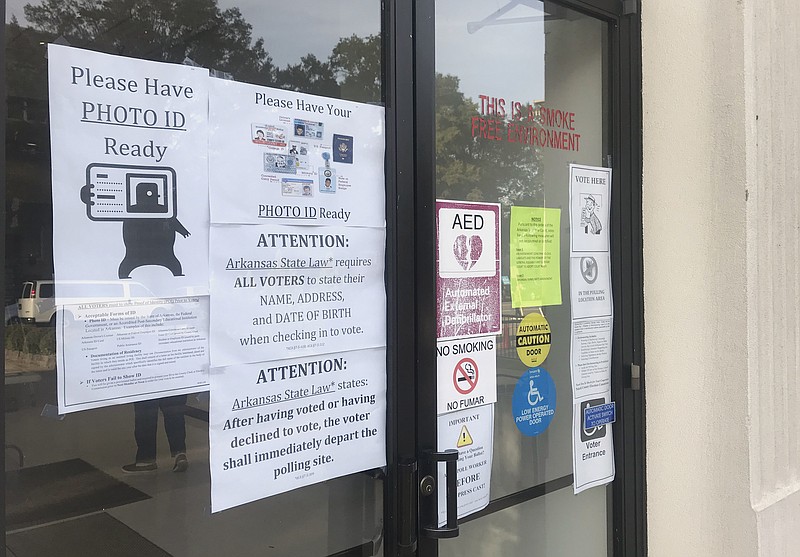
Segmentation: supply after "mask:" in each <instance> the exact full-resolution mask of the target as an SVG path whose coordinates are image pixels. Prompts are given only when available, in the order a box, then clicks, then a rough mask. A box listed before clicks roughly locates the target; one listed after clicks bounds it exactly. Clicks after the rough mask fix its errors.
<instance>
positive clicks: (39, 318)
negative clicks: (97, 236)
mask: <svg viewBox="0 0 800 557" xmlns="http://www.w3.org/2000/svg"><path fill="white" fill-rule="evenodd" d="M54 287H55V284H54V282H53V281H52V280H36V281H32V282H25V283H23V285H22V297H21V298H20V299H19V301H18V304H17V307H18V313H19V319H20V321H22V322H23V323H37V324H45V323H49V324H50V325H55V324H56V309H57V307H56V297H55V288H54ZM136 298H140V299H141V298H155V296H154V295H153V293H152V292H150V290H148V289H147V287H146V286H144V285H143V284H141V283H139V282H134V281H125V282H122V281H120V282H116V281H99V280H96V281H95V280H87V281H69V280H67V281H59V282H58V304H59V305H62V306H63V305H68V304H70V305H71V304H87V303H94V302H107V301H111V300H131V299H136ZM65 311H66V310H65Z"/></svg>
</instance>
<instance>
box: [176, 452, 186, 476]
mask: <svg viewBox="0 0 800 557" xmlns="http://www.w3.org/2000/svg"><path fill="white" fill-rule="evenodd" d="M187 468H189V459H187V458H186V454H185V453H178V455H177V456H176V457H175V464H174V465H173V466H172V471H173V472H186V469H187Z"/></svg>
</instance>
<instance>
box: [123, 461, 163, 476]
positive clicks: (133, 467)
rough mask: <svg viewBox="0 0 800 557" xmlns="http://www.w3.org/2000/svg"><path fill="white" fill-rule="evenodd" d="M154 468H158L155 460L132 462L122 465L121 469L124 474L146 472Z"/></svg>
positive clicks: (154, 469)
mask: <svg viewBox="0 0 800 557" xmlns="http://www.w3.org/2000/svg"><path fill="white" fill-rule="evenodd" d="M156 470H158V464H156V463H155V462H134V463H133V464H126V465H125V466H123V467H122V471H123V472H124V473H126V474H147V473H149V472H155V471H156Z"/></svg>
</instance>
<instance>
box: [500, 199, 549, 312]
mask: <svg viewBox="0 0 800 557" xmlns="http://www.w3.org/2000/svg"><path fill="white" fill-rule="evenodd" d="M560 226H561V209H545V208H542V207H511V232H510V234H509V236H510V242H511V248H510V252H511V259H510V263H511V306H512V307H515V308H523V307H540V306H552V305H560V304H561V255H560V254H561V250H560V248H561V229H560Z"/></svg>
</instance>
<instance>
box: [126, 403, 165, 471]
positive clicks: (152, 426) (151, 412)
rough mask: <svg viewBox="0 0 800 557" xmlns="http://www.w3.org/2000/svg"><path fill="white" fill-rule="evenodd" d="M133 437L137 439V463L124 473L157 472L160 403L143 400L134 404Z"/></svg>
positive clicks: (128, 466)
mask: <svg viewBox="0 0 800 557" xmlns="http://www.w3.org/2000/svg"><path fill="white" fill-rule="evenodd" d="M133 415H134V424H133V436H134V438H135V439H136V462H134V463H132V464H126V465H125V466H123V467H122V471H123V472H125V473H126V474H138V473H140V472H155V471H156V469H157V468H158V465H157V464H156V431H157V428H158V401H157V400H143V401H141V402H134V403H133Z"/></svg>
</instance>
